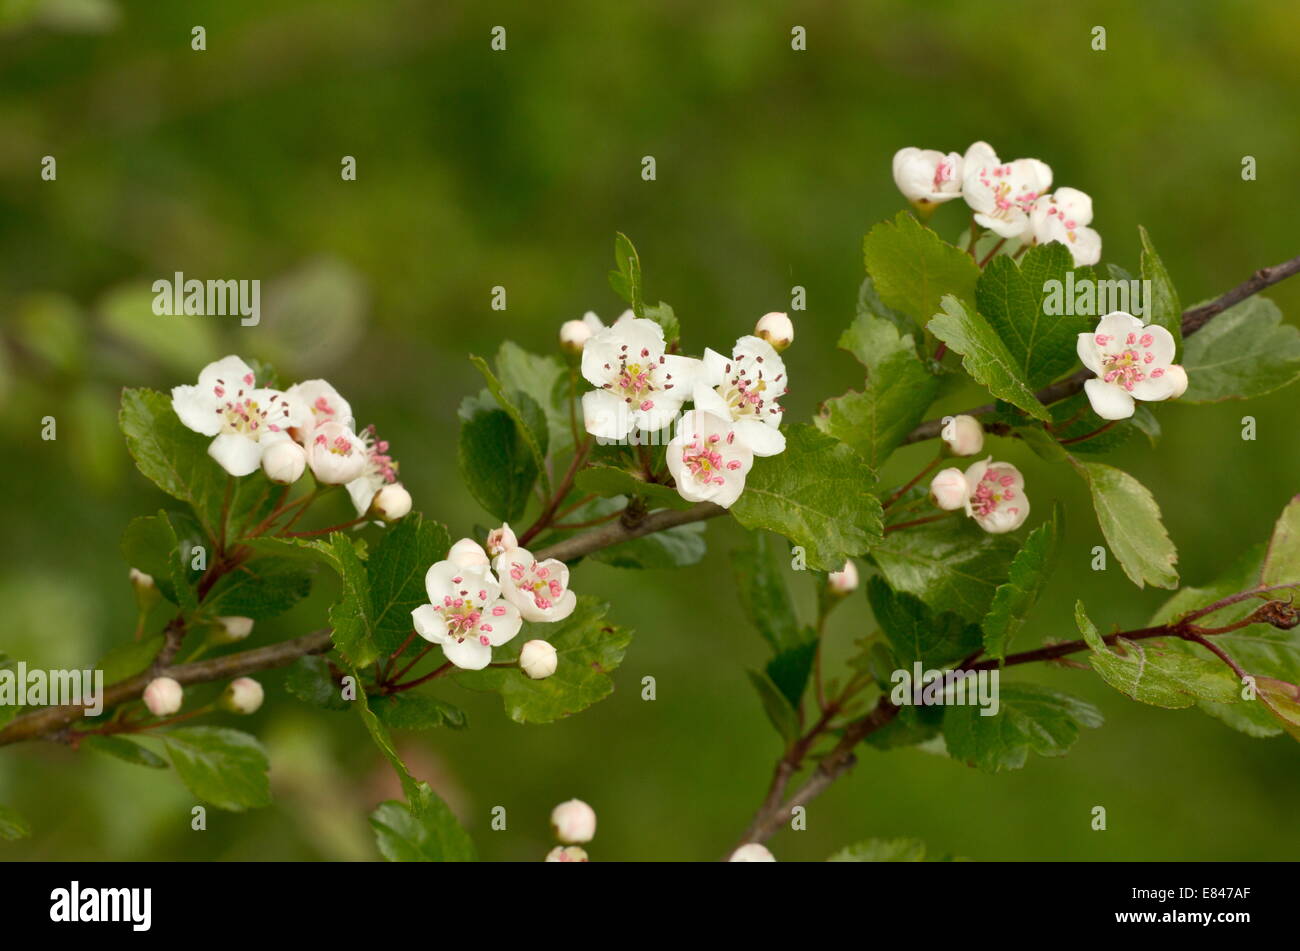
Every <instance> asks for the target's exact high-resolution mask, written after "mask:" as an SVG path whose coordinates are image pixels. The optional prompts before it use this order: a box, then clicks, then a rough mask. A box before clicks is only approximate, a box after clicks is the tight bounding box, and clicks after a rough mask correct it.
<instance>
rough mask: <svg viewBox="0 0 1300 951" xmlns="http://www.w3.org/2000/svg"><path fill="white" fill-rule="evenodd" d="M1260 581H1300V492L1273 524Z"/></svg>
mask: <svg viewBox="0 0 1300 951" xmlns="http://www.w3.org/2000/svg"><path fill="white" fill-rule="evenodd" d="M1259 582H1260V584H1263V585H1277V584H1293V583H1294V584H1300V495H1297V496H1295V497H1294V498H1292V499H1291V501H1290V502H1288V503H1287V506H1286V508H1284V509H1283V510H1282V514H1281V515H1280V516H1279V517H1278V520H1277V524H1276V525H1275V526H1274V527H1273V537H1272V538H1271V539H1269V543H1268V551H1267V552H1266V553H1265V555H1264V563H1263V565H1262V567H1261V568H1260V572H1259ZM1239 590H1244V589H1239Z"/></svg>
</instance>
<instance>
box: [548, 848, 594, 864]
mask: <svg viewBox="0 0 1300 951" xmlns="http://www.w3.org/2000/svg"><path fill="white" fill-rule="evenodd" d="M546 861H548V862H589V861H591V860H590V859H589V858H588V857H587V850H586V849H584V848H582V847H581V846H578V845H557V846H556V847H555V848H553V849H551V851H549V852H547V853H546Z"/></svg>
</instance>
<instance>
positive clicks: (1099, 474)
mask: <svg viewBox="0 0 1300 951" xmlns="http://www.w3.org/2000/svg"><path fill="white" fill-rule="evenodd" d="M1072 461H1073V462H1074V467H1075V468H1076V469H1077V470H1078V471H1079V474H1080V475H1082V476H1083V478H1084V480H1085V481H1086V482H1087V483H1088V488H1089V489H1091V490H1092V505H1093V508H1094V509H1096V511H1097V524H1098V525H1100V526H1101V533H1102V535H1104V536H1105V537H1106V544H1107V545H1109V546H1110V550H1111V551H1112V552H1113V553H1114V554H1115V557H1116V558H1118V559H1119V563H1120V566H1121V567H1122V568H1123V569H1124V574H1126V575H1128V577H1129V580H1130V581H1132V582H1133V583H1134V584H1135V585H1137V586H1138V587H1139V588H1141V587H1144V586H1145V585H1147V584H1152V585H1155V586H1156V587H1157V588H1176V587H1178V571H1177V570H1176V569H1175V568H1174V565H1175V564H1176V563H1177V561H1178V550H1177V549H1176V548H1174V543H1173V542H1172V541H1170V540H1169V534H1168V533H1167V532H1166V531H1165V526H1164V523H1163V522H1162V521H1161V520H1160V506H1159V505H1157V504H1156V500H1155V499H1154V498H1153V497H1152V495H1151V493H1150V492H1149V491H1147V488H1146V486H1144V485H1143V484H1142V483H1141V482H1139V481H1138V480H1137V479H1135V478H1133V477H1132V476H1131V475H1129V474H1128V473H1127V472H1124V471H1123V470H1122V469H1116V468H1115V467H1114V466H1108V465H1103V464H1102V463H1100V462H1079V461H1077V460H1072Z"/></svg>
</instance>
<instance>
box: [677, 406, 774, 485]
mask: <svg viewBox="0 0 1300 951" xmlns="http://www.w3.org/2000/svg"><path fill="white" fill-rule="evenodd" d="M665 461H666V462H667V463H668V471H669V472H671V473H672V476H673V479H675V480H676V482H677V494H678V495H680V496H681V497H682V498H684V499H687V500H688V501H691V502H713V503H715V504H717V505H721V506H722V507H723V508H730V507H731V505H732V503H733V502H735V501H736V499H738V498H740V493H741V492H742V491H744V488H745V476H746V475H747V474H748V473H749V470H750V468H752V467H753V465H754V453H753V450H751V449H750V448H749V446H748V445H746V444H745V442H744V441H743V440H741V439H740V438H738V437H737V434H736V429H735V424H734V423H732V422H731V420H729V419H724V418H722V417H721V416H715V415H713V414H712V413H705V412H703V411H701V410H697V409H693V410H691V411H690V412H689V413H687V414H686V415H684V416H683V417H682V419H681V422H679V423H678V424H677V435H676V436H674V437H673V439H672V441H671V442H670V443H668V445H667V447H665Z"/></svg>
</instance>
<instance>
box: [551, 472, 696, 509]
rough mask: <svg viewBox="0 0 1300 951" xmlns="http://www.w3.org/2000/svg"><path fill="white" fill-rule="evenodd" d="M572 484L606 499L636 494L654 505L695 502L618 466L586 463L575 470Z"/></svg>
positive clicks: (677, 506)
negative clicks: (583, 467) (575, 473)
mask: <svg viewBox="0 0 1300 951" xmlns="http://www.w3.org/2000/svg"><path fill="white" fill-rule="evenodd" d="M573 484H574V486H575V487H576V488H578V489H580V490H581V491H583V492H586V493H589V494H592V495H600V496H604V497H606V498H614V497H617V496H620V495H639V496H641V497H642V498H644V499H646V500H647V501H648V502H649V503H650V504H651V505H652V506H655V507H662V508H670V509H688V508H690V507H691V506H692V505H694V504H695V503H694V502H691V501H688V500H687V499H684V498H682V497H681V496H680V495H679V494H678V493H677V490H676V489H674V488H672V487H671V486H667V485H659V484H658V483H656V482H646V481H645V480H644V479H642V478H641V477H639V476H637V475H634V474H632V473H631V472H628V471H627V470H626V469H620V468H618V467H617V466H605V465H591V466H588V467H587V468H585V469H582V470H581V471H579V472H578V474H577V475H576V476H575V477H574V479H573Z"/></svg>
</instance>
